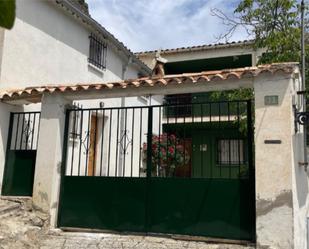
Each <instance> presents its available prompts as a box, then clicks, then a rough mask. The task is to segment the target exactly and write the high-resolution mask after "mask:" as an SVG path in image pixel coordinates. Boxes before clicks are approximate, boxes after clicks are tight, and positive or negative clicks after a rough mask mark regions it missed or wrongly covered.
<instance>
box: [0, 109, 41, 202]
mask: <svg viewBox="0 0 309 249" xmlns="http://www.w3.org/2000/svg"><path fill="white" fill-rule="evenodd" d="M39 122H40V113H39V112H18V113H17V112H16V113H11V115H10V123H9V132H8V142H7V150H6V159H5V168H4V175H3V188H2V193H1V194H2V195H4V196H32V189H33V180H34V171H35V160H36V150H37V141H38V134H39Z"/></svg>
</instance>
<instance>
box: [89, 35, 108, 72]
mask: <svg viewBox="0 0 309 249" xmlns="http://www.w3.org/2000/svg"><path fill="white" fill-rule="evenodd" d="M89 41H90V44H89V58H88V62H89V63H91V64H93V65H94V66H96V67H98V68H100V69H105V68H106V56H107V45H106V43H105V42H103V41H102V40H100V39H99V38H98V37H97V36H95V35H94V34H91V35H90V36H89Z"/></svg>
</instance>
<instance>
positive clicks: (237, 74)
mask: <svg viewBox="0 0 309 249" xmlns="http://www.w3.org/2000/svg"><path fill="white" fill-rule="evenodd" d="M296 65H298V63H278V64H271V65H262V66H258V67H246V68H238V69H226V70H222V71H206V72H201V73H185V74H177V75H166V76H165V77H162V78H160V77H144V78H138V79H129V80H124V81H119V82H109V83H93V84H90V83H87V84H63V85H46V86H33V87H26V88H22V89H10V90H2V91H1V90H0V99H2V100H7V101H8V100H14V99H16V98H18V99H27V98H29V97H33V96H37V97H38V96H39V97H40V96H42V95H43V94H44V93H51V94H52V93H54V92H62V93H65V92H69V91H71V92H81V91H84V92H86V91H89V90H92V89H94V90H102V89H106V91H108V90H110V89H115V88H120V89H124V88H129V87H149V86H151V87H152V86H156V85H158V86H161V87H164V86H166V85H170V84H178V85H180V84H202V83H207V82H211V81H213V82H217V81H224V80H230V79H235V80H239V79H244V78H253V77H256V76H258V75H260V74H263V73H268V74H275V73H286V74H292V73H293V72H294V70H295V66H296Z"/></svg>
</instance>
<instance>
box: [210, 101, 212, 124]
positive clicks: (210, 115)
mask: <svg viewBox="0 0 309 249" xmlns="http://www.w3.org/2000/svg"><path fill="white" fill-rule="evenodd" d="M211 107H212V105H211V103H209V122H210V123H211V121H212V117H211V115H212V111H211Z"/></svg>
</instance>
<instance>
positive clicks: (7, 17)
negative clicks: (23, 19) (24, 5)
mask: <svg viewBox="0 0 309 249" xmlns="http://www.w3.org/2000/svg"><path fill="white" fill-rule="evenodd" d="M15 5H16V3H15V0H0V26H1V27H4V28H6V29H11V28H12V27H13V25H14V21H15V8H16V6H15Z"/></svg>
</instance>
